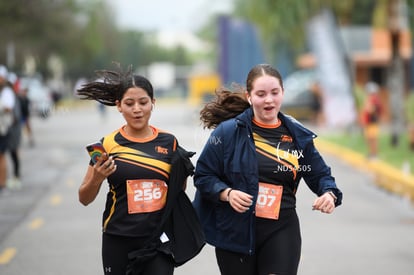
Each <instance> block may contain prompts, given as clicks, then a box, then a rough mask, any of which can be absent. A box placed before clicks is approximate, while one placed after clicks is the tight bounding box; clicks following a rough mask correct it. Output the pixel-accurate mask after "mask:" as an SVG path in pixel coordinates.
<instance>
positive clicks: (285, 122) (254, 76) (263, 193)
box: [193, 64, 342, 275]
mask: <svg viewBox="0 0 414 275" xmlns="http://www.w3.org/2000/svg"><path fill="white" fill-rule="evenodd" d="M240 89H241V90H240V91H227V90H225V89H223V90H219V91H217V93H216V97H215V99H214V100H213V101H211V102H210V103H207V104H206V105H205V106H204V108H203V109H202V110H201V112H200V118H201V120H202V122H203V124H204V127H206V128H210V129H214V130H213V131H212V133H211V135H210V137H209V139H208V141H207V143H206V144H205V147H204V149H203V151H202V152H201V154H200V156H199V158H198V161H197V164H196V170H195V175H194V184H195V187H196V189H197V191H196V195H195V198H194V201H193V204H194V206H195V208H196V210H197V213H198V215H199V217H200V220H201V223H202V225H203V229H204V231H205V235H206V240H207V242H208V243H209V244H211V245H212V246H214V247H215V252H216V258H217V263H218V266H219V269H220V272H221V274H223V275H234V274H238V275H256V274H259V275H262V274H263V275H264V274H266V275H268V274H278V275H281V274H284V275H293V274H297V269H298V265H299V259H300V253H301V233H300V226H299V220H298V216H297V214H296V210H295V207H296V196H295V194H296V191H297V188H298V184H299V181H300V180H301V179H302V178H303V179H304V180H305V182H306V184H307V185H308V186H309V188H310V189H311V190H312V191H313V192H314V193H315V194H316V195H317V198H316V199H315V201H314V202H313V205H312V207H313V209H314V210H318V211H321V212H322V213H326V214H330V213H332V212H333V211H334V209H335V207H336V206H338V205H340V204H341V201H342V192H341V191H340V190H339V189H338V188H337V186H336V183H335V179H334V177H333V176H332V175H331V169H330V167H329V166H327V164H326V163H325V161H324V160H323V158H322V157H321V155H320V154H319V152H318V151H317V149H316V148H315V146H314V143H313V139H314V138H315V137H316V135H315V134H314V133H313V132H311V131H310V130H308V129H306V128H305V127H304V126H303V125H302V124H300V123H299V122H298V121H297V120H295V119H294V118H292V117H290V116H288V115H284V114H283V113H281V112H280V107H281V104H282V100H283V95H284V89H283V81H282V78H281V75H280V73H279V72H278V71H277V70H276V69H274V68H273V67H272V66H270V65H267V64H260V65H256V66H255V67H253V68H252V69H251V71H250V72H249V74H248V76H247V80H246V87H245V88H241V87H240Z"/></svg>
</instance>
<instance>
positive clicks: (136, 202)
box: [126, 179, 168, 214]
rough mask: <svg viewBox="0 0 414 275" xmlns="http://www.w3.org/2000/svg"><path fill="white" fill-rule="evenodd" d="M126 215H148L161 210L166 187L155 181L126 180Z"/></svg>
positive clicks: (161, 182) (164, 201)
mask: <svg viewBox="0 0 414 275" xmlns="http://www.w3.org/2000/svg"><path fill="white" fill-rule="evenodd" d="M126 184H127V186H126V187H127V197H128V213H130V214H136V213H148V212H154V211H157V210H160V209H162V208H163V207H164V206H165V203H166V199H167V191H168V185H167V184H166V183H165V182H164V181H162V180H157V179H140V180H127V182H126Z"/></svg>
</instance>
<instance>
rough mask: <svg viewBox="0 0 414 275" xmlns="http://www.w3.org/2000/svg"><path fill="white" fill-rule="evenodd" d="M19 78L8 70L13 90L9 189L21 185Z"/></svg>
mask: <svg viewBox="0 0 414 275" xmlns="http://www.w3.org/2000/svg"><path fill="white" fill-rule="evenodd" d="M18 83H19V79H18V77H17V75H16V74H15V73H14V72H9V74H8V85H9V87H10V88H11V89H12V90H13V93H14V101H15V104H14V107H13V123H12V125H11V126H10V130H9V132H10V133H9V135H10V138H9V145H8V149H9V151H10V157H11V163H12V172H13V173H12V175H11V176H10V177H9V179H8V181H7V186H8V188H9V189H20V188H21V187H22V183H21V179H20V152H19V151H20V143H21V142H20V141H21V137H22V123H21V118H22V106H21V104H20V100H19V96H18V92H19V91H18V89H19V84H18Z"/></svg>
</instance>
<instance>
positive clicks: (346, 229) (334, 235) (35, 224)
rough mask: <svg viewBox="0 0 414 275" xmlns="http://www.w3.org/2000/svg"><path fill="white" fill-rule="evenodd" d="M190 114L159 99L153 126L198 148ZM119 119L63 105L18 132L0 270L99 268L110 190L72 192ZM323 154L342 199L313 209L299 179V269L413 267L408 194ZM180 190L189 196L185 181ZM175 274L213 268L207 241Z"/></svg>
mask: <svg viewBox="0 0 414 275" xmlns="http://www.w3.org/2000/svg"><path fill="white" fill-rule="evenodd" d="M197 111H198V110H197V109H196V108H194V107H190V106H187V105H185V104H184V103H171V102H170V103H163V102H160V103H159V104H157V105H156V108H155V110H154V113H153V118H152V124H154V125H156V126H158V127H160V128H163V129H165V130H168V131H171V132H173V133H174V134H175V135H176V136H177V138H178V140H179V142H180V144H181V145H183V146H184V147H186V148H187V149H188V150H194V151H196V152H200V151H201V148H202V146H203V144H204V142H205V140H206V137H207V136H208V131H205V130H203V129H202V127H201V126H200V124H199V122H198V114H197ZM122 124H123V120H122V117H121V116H120V114H119V113H118V112H116V110H114V109H110V110H108V112H107V114H106V117H101V116H100V114H99V113H98V110H97V108H96V106H95V105H92V106H90V107H83V108H75V109H67V108H61V109H57V110H55V112H54V113H53V114H52V116H51V117H50V118H48V119H47V120H42V119H39V118H35V119H34V120H33V128H34V131H35V137H36V145H35V147H33V148H31V147H29V146H28V144H27V140H25V139H24V140H23V144H22V148H21V160H22V180H23V187H22V189H21V190H12V191H9V192H7V193H6V194H2V195H1V196H0V274H2V275H3V274H4V275H23V274H24V275H27V274H29V275H31V274H35V275H48V274H50V275H59V274H62V275H63V274H64V275H66V274H78V275H91V274H102V273H103V272H102V267H101V259H100V241H101V240H100V237H101V232H100V223H101V214H102V211H103V206H104V199H105V193H106V191H107V187H106V186H102V189H101V191H100V194H99V195H98V197H97V199H96V200H95V201H94V202H93V203H92V204H90V205H89V206H87V207H84V206H82V205H81V204H80V203H79V202H78V198H77V189H78V187H79V185H80V183H81V181H82V177H83V175H84V172H85V170H86V167H87V163H88V156H87V153H86V151H85V148H84V146H85V145H86V144H88V143H90V142H93V141H95V140H97V139H99V138H100V137H101V136H103V135H104V134H107V133H109V132H110V131H112V130H114V129H116V128H118V127H120V126H121V125H122ZM324 156H325V159H326V162H327V163H328V164H329V165H330V166H331V167H332V172H333V174H334V176H335V178H336V180H337V183H338V186H339V187H340V188H341V189H342V191H343V193H344V201H343V205H342V206H340V207H338V208H337V209H336V211H335V212H334V213H333V214H331V215H326V214H322V213H319V212H315V211H312V210H311V205H312V202H313V200H314V199H315V196H314V195H313V194H312V193H311V192H310V190H309V189H308V188H307V186H306V184H305V183H304V182H302V183H301V186H300V188H299V190H298V194H297V197H298V203H297V211H298V215H299V217H300V222H301V230H302V242H303V244H302V258H301V263H300V267H299V273H298V274H299V275H325V274H335V275H342V274H344V275H345V274H347V275H348V274H354V275H359V274H361V275H362V274H375V275H389V274H398V275H410V274H414V270H413V268H414V249H413V247H414V237H413V232H414V207H413V205H412V204H411V203H410V201H408V200H407V199H404V198H402V197H400V196H397V195H394V194H393V193H390V192H388V191H385V190H384V189H382V188H379V187H378V186H377V185H376V184H375V181H374V179H375V176H374V175H373V174H372V173H370V172H369V171H363V170H360V169H357V168H355V167H353V166H352V165H351V164H350V163H349V162H348V161H346V160H343V159H341V158H338V157H337V156H335V155H334V154H325V155H324ZM196 159H197V155H196V156H195V157H194V159H193V161H194V162H195V161H196ZM187 193H188V195H189V196H190V197H191V198H192V196H193V194H194V187H193V186H192V181H191V179H190V180H189V182H188V190H187ZM175 274H178V275H185V274H188V275H189V274H191V275H192V274H197V275H204V274H205V275H207V274H208V275H212V274H219V272H218V269H217V266H216V262H215V256H214V250H213V248H212V247H211V246H209V245H207V246H206V247H205V248H204V249H203V250H202V252H201V253H200V254H199V255H198V256H197V257H196V258H194V259H193V260H191V261H190V262H189V263H187V264H186V265H184V266H182V267H179V268H178V269H177V270H176V272H175Z"/></svg>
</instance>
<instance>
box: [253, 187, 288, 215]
mask: <svg viewBox="0 0 414 275" xmlns="http://www.w3.org/2000/svg"><path fill="white" fill-rule="evenodd" d="M282 193H283V186H281V185H274V184H269V183H263V182H259V194H258V196H257V201H256V216H257V217H260V218H266V219H272V220H277V219H279V212H280V203H281V201H282Z"/></svg>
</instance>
